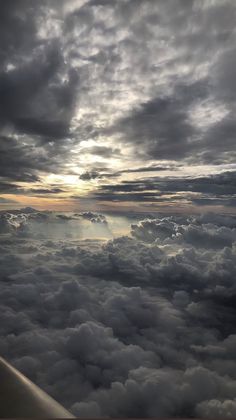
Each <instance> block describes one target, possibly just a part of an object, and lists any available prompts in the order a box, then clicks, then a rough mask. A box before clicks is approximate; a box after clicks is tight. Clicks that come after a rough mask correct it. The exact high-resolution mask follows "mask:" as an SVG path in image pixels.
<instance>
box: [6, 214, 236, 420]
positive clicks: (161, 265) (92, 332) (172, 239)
mask: <svg viewBox="0 0 236 420" xmlns="http://www.w3.org/2000/svg"><path fill="white" fill-rule="evenodd" d="M43 215H44V216H45V217H42V216H43ZM55 216H56V215H55V214H54V213H42V212H41V213H39V212H37V211H36V210H34V209H27V208H26V209H22V210H21V211H19V210H18V211H13V212H2V213H1V223H0V226H1V235H0V250H1V261H0V264H1V278H0V282H1V296H0V311H1V319H2V322H1V338H0V351H1V354H2V355H3V356H4V357H6V358H7V359H8V360H9V361H11V362H12V363H13V364H14V365H15V366H16V367H17V368H19V369H20V370H21V371H22V372H23V373H25V374H26V375H27V376H29V377H30V378H31V379H32V380H34V381H35V382H36V383H37V384H38V385H39V386H41V387H42V388H43V389H45V390H46V392H48V393H49V394H51V395H52V396H53V397H54V398H56V399H58V401H60V402H61V403H62V404H63V405H65V406H66V407H67V408H68V409H70V410H72V412H73V413H74V414H75V415H76V416H87V417H91V416H95V417H96V416H97V417H101V416H111V417H118V416H129V417H137V416H140V415H141V416H142V417H154V416H180V417H184V416H200V417H211V416H212V417H213V415H220V414H223V413H225V412H226V407H228V411H227V412H228V413H229V417H230V418H233V416H234V408H233V407H234V405H233V404H234V397H235V390H236V365H235V358H234V347H235V334H234V332H235V328H234V326H235V321H236V318H235V310H234V307H235V296H236V289H235V284H234V277H235V274H236V267H235V261H236V259H235V251H236V246H235V244H236V239H235V227H236V222H235V218H233V217H231V216H221V215H214V214H205V215H202V216H201V215H200V216H169V217H164V216H162V217H159V218H155V219H154V218H153V219H144V220H140V221H136V222H135V221H132V226H131V235H132V236H122V237H116V238H113V239H111V240H109V241H101V240H98V238H97V239H95V238H94V239H92V240H89V241H88V240H81V239H79V229H81V228H82V227H81V226H82V225H80V224H78V220H79V219H84V221H85V222H86V220H91V221H92V220H93V219H96V218H97V219H98V216H99V217H100V219H101V220H102V216H103V215H97V214H93V213H81V214H79V213H78V214H74V216H73V218H77V220H74V219H73V220H72V218H69V223H77V228H76V229H77V235H76V236H73V237H69V236H68V229H69V225H68V224H67V220H68V216H69V215H67V214H63V213H62V214H61V216H65V220H66V226H67V229H66V230H63V229H62V231H61V236H60V237H59V238H58V237H53V236H52V232H53V226H54V225H55V223H56V221H57V229H58V230H60V227H59V225H60V226H61V227H63V225H64V222H63V220H61V219H62V218H60V219H59V218H58V217H55ZM103 217H104V216H103ZM104 220H105V219H104ZM110 220H111V216H110V217H109V224H110V223H114V224H115V223H118V219H117V220H116V217H114V220H113V222H111V221H110ZM22 222H24V223H23V226H25V227H27V226H28V230H27V235H21V234H19V233H18V231H19V230H20V226H21V224H22ZM62 222H63V223H62ZM38 223H40V226H39V224H38ZM99 223H100V222H99ZM17 224H18V227H17ZM91 225H92V226H94V224H93V223H91ZM14 226H15V227H14ZM94 228H96V226H94ZM72 229H73V230H74V229H75V225H73V226H72ZM39 230H40V233H42V232H43V231H45V234H44V235H43V236H40V235H39ZM37 231H38V234H37V235H36V232H37ZM6 234H7V235H6ZM217 413H219V414H217Z"/></svg>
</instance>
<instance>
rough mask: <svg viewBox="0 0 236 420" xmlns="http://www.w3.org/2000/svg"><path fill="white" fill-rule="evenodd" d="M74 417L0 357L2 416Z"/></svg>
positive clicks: (0, 415)
mask: <svg viewBox="0 0 236 420" xmlns="http://www.w3.org/2000/svg"><path fill="white" fill-rule="evenodd" d="M19 417H21V418H22V417H31V418H74V416H73V415H72V414H71V413H69V412H68V411H67V410H66V409H65V408H64V407H62V406H61V405H60V404H59V403H57V402H56V401H55V400H54V399H53V398H51V397H50V396H49V395H47V394H46V393H45V392H44V391H42V390H41V389H40V388H39V387H38V386H36V385H35V384H33V382H31V381H30V380H29V379H27V378H26V377H25V376H24V375H22V373H20V372H19V371H18V370H17V369H15V368H14V367H13V366H11V365H10V364H9V363H7V362H6V361H5V360H4V359H2V358H1V357H0V418H19Z"/></svg>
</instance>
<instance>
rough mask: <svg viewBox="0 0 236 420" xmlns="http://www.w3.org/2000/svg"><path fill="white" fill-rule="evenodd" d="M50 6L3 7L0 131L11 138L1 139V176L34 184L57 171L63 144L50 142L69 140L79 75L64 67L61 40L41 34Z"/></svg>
mask: <svg viewBox="0 0 236 420" xmlns="http://www.w3.org/2000/svg"><path fill="white" fill-rule="evenodd" d="M58 5H59V3H58ZM50 7H52V8H54V10H55V11H56V10H57V8H56V3H55V2H52V3H51V5H50V4H49V3H48V2H46V1H41V2H38V3H37V5H36V4H35V2H32V1H31V0H20V1H14V0H12V1H10V2H8V3H7V4H4V5H1V30H0V31H1V37H0V38H1V41H0V56H1V58H2V60H1V67H0V95H1V101H0V111H1V116H0V128H1V130H2V132H3V133H5V132H7V133H8V132H10V133H11V134H10V136H9V137H8V138H7V137H6V136H2V137H1V141H0V143H1V149H3V150H1V165H0V166H1V170H0V175H1V176H2V177H6V178H9V179H12V180H17V181H27V182H28V181H29V182H30V181H35V180H36V179H37V174H36V172H37V171H49V167H50V166H51V165H52V167H53V166H54V170H56V171H57V170H58V169H57V166H60V162H61V158H60V153H61V152H62V145H56V143H54V145H53V141H56V140H57V141H58V140H63V141H65V138H66V137H68V136H69V129H70V120H71V117H72V115H73V112H74V106H75V99H76V92H77V85H78V74H77V72H76V71H75V70H73V69H72V68H70V67H69V66H66V64H65V60H64V57H63V52H62V46H61V42H60V40H59V39H57V38H56V36H52V37H51V39H50V37H48V39H43V38H42V37H40V35H39V30H40V20H42V19H44V23H45V22H46V21H47V19H48V18H47V14H48V13H49V12H50V10H51V9H50ZM52 29H53V28H52ZM13 135H14V136H13ZM50 142H51V143H50ZM52 146H53V147H52ZM52 152H53V155H52ZM64 153H65V149H64Z"/></svg>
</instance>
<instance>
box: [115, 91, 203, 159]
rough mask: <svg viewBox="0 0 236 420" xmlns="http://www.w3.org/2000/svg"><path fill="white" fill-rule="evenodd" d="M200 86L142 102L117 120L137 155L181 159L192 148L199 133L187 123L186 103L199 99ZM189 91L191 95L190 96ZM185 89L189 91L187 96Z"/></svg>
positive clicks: (200, 94)
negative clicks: (131, 111)
mask: <svg viewBox="0 0 236 420" xmlns="http://www.w3.org/2000/svg"><path fill="white" fill-rule="evenodd" d="M201 87H202V86H200V87H199V88H198V87H196V86H194V87H192V86H188V88H187V87H184V88H183V93H182V92H181V90H182V89H181V88H179V90H180V93H176V95H173V96H171V97H164V98H156V99H153V100H151V101H149V102H147V103H144V104H141V105H140V109H138V110H136V111H133V113H131V115H130V116H128V117H125V118H123V119H121V121H120V122H118V130H119V127H120V129H121V132H122V133H124V134H125V140H126V139H127V141H128V142H129V141H132V142H133V143H134V144H135V145H136V147H137V149H138V152H139V153H140V154H144V155H145V154H147V156H148V157H149V158H156V159H170V160H171V159H183V158H185V157H186V156H188V155H189V154H191V153H192V151H193V149H194V142H193V140H194V137H195V136H196V135H197V134H198V131H197V130H196V129H195V127H194V126H193V125H192V124H191V123H190V122H189V118H188V114H187V111H188V106H189V102H190V104H191V102H192V101H193V100H198V99H199V97H200V98H201V96H202V95H204V96H205V95H206V93H202V92H201ZM191 90H192V91H193V92H192V95H191ZM186 92H189V96H188V94H187V95H186Z"/></svg>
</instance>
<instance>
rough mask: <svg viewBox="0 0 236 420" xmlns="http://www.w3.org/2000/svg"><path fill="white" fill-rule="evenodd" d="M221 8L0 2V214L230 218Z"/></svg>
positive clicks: (231, 84) (233, 11) (230, 78)
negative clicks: (23, 210)
mask: <svg viewBox="0 0 236 420" xmlns="http://www.w3.org/2000/svg"><path fill="white" fill-rule="evenodd" d="M235 22H236V2H235V1H234V0H203V1H202V0H195V1H194V0H188V1H186V0H175V1H173V0H112V1H111V0H66V1H61V0H56V1H54V0H38V1H37V2H35V1H32V0H8V1H4V2H2V3H1V13H0V58H1V60H0V98H1V99H0V130H1V137H0V194H1V195H0V207H1V208H9V207H11V208H14V207H15V208H17V207H20V206H22V205H30V206H33V207H36V208H39V209H57V210H59V209H61V210H74V209H78V208H80V209H82V210H102V211H105V210H116V211H119V212H120V211H125V210H127V211H130V210H131V209H132V210H136V211H137V210H138V211H154V210H161V211H169V212H171V211H175V212H189V211H191V212H192V211H198V212H199V211H203V210H209V209H210V210H212V211H220V212H225V213H226V212H228V213H233V212H235V204H236V183H235V180H236V160H235V157H236V156H235V155H236V153H235V129H236V122H235V99H236V89H235V72H236V54H235V52H236V51H235V45H236V44H235V40H236V39H235V38H236V36H235V35H236V29H235Z"/></svg>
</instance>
